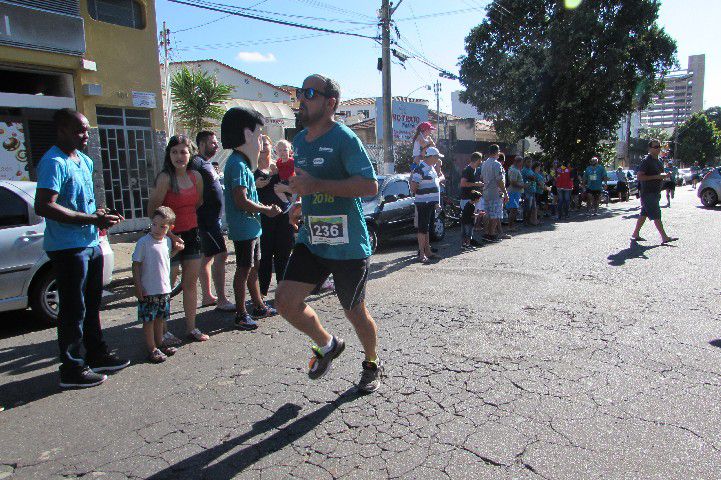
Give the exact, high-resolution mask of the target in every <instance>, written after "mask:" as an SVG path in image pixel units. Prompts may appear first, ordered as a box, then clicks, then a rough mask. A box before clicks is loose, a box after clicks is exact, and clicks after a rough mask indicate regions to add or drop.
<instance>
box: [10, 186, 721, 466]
mask: <svg viewBox="0 0 721 480" xmlns="http://www.w3.org/2000/svg"><path fill="white" fill-rule="evenodd" d="M698 205H699V202H698V199H697V198H696V196H695V194H694V193H693V192H691V191H690V187H681V188H679V189H678V190H677V198H676V201H675V202H674V205H673V207H672V208H670V209H663V214H664V219H665V221H666V224H667V227H668V231H669V233H670V234H672V235H675V236H679V237H681V239H680V240H679V241H678V242H677V243H676V244H675V245H673V246H659V245H658V243H659V239H658V235H657V233H656V232H655V230H654V229H653V227H652V226H650V225H649V226H647V227H645V229H644V231H643V234H644V236H645V237H646V238H647V239H648V242H645V244H643V245H642V246H635V247H634V246H631V245H630V243H629V236H630V233H631V231H632V228H633V224H634V222H635V215H637V214H638V202H637V201H636V200H635V199H634V200H632V201H630V202H627V203H621V204H618V203H612V204H611V206H610V207H609V208H608V209H607V210H605V211H603V212H602V214H601V216H599V217H588V218H587V217H581V216H578V215H577V216H576V217H572V219H571V221H570V222H567V223H560V224H556V225H550V226H545V227H542V228H540V229H534V230H524V231H522V232H521V233H520V234H519V235H517V236H515V237H514V238H513V239H512V240H508V241H504V242H502V243H500V244H497V245H488V246H485V247H483V248H480V249H477V250H475V251H472V252H465V253H460V252H459V248H458V243H459V238H458V237H459V230H458V228H455V229H453V230H452V231H450V232H449V235H448V236H447V237H446V240H445V241H444V242H442V243H441V245H440V247H441V250H440V253H441V254H442V255H443V256H444V257H445V258H444V259H443V260H441V261H440V262H439V263H436V264H434V265H430V266H424V265H420V264H418V263H415V262H414V259H413V251H414V239H413V237H412V236H411V237H405V238H402V239H397V240H393V241H390V242H387V243H386V245H385V248H384V249H383V250H381V251H380V252H379V253H378V254H377V255H376V256H374V258H373V262H372V263H373V273H372V279H371V280H370V282H369V286H368V304H369V307H370V310H371V312H372V313H373V315H374V317H375V318H376V320H377V322H378V325H379V328H380V347H381V355H382V358H383V359H384V360H385V361H386V378H385V383H384V385H383V387H382V389H381V390H380V391H379V392H377V393H376V394H373V395H370V396H360V395H358V394H357V393H356V392H355V390H354V388H353V387H354V384H355V382H356V381H357V380H358V378H359V375H360V362H361V360H362V353H361V349H360V346H359V343H358V341H357V339H356V338H355V336H354V335H353V333H352V328H351V326H350V325H349V324H348V323H347V322H346V321H345V320H344V319H343V317H342V312H341V310H340V307H339V305H338V303H337V301H336V299H335V297H334V296H332V295H328V294H326V295H323V296H320V297H314V299H313V300H312V302H311V303H312V305H313V306H314V308H316V309H317V310H318V312H319V314H320V315H321V317H322V318H323V319H324V321H325V322H326V324H327V325H329V326H330V329H331V331H332V332H333V333H335V334H336V335H340V336H343V337H344V338H345V339H346V341H347V344H348V347H347V348H346V351H345V353H344V354H343V355H342V356H341V357H340V358H339V359H338V360H337V361H336V362H335V364H334V370H333V371H332V372H331V373H330V374H329V375H328V376H327V377H325V378H324V379H322V380H320V381H318V382H315V383H313V382H311V381H309V380H308V379H307V377H306V375H305V373H304V372H305V368H306V363H307V360H308V358H309V349H308V347H309V343H308V341H307V340H306V339H305V338H303V337H302V336H301V335H300V334H298V333H297V332H295V331H294V330H293V329H291V328H290V327H289V326H288V325H287V324H286V323H285V322H284V321H283V320H282V319H280V318H272V319H267V320H263V321H262V323H261V328H260V329H259V330H258V331H256V332H239V331H235V330H233V329H232V328H231V325H232V318H231V316H229V315H227V314H220V313H216V312H214V311H212V310H208V309H202V310H201V314H200V316H199V319H198V324H199V326H200V327H201V328H202V329H204V330H205V331H208V332H209V333H210V334H211V340H210V341H208V342H206V343H204V344H197V343H196V344H192V345H185V346H183V347H182V348H181V349H180V351H179V352H178V354H176V355H175V356H174V357H172V358H170V359H169V360H168V361H167V362H166V363H165V364H161V365H150V364H147V363H143V359H144V355H145V354H144V351H143V347H142V340H141V328H140V326H139V325H138V324H137V322H136V321H135V304H134V301H133V298H131V297H130V291H129V290H128V291H127V292H125V294H123V292H120V293H121V295H120V297H121V298H119V299H118V300H116V301H114V302H112V303H111V304H110V305H109V306H108V307H107V309H106V311H105V312H104V315H103V322H104V326H105V332H106V337H107V339H108V340H109V342H110V343H111V344H112V345H113V346H114V347H117V348H118V350H119V351H120V353H122V354H124V355H127V356H129V357H131V358H132V359H133V364H132V365H131V366H130V367H129V368H127V369H126V370H124V371H121V372H118V373H117V374H115V375H113V376H112V377H111V378H110V379H109V380H108V382H106V383H105V384H104V385H102V386H100V387H97V388H92V389H88V390H82V391H64V392H63V391H60V390H59V389H58V388H57V373H56V372H57V361H56V358H55V355H56V344H55V332H54V331H53V330H49V329H45V330H35V329H33V328H28V327H27V326H25V325H24V323H25V322H27V321H28V318H29V317H28V315H25V314H22V315H19V314H11V315H10V314H5V315H3V316H2V317H0V320H2V322H3V324H4V325H3V326H2V327H0V328H2V331H1V332H0V333H2V339H0V404H2V405H3V406H4V407H5V411H3V412H0V438H2V439H4V440H3V442H2V443H3V446H2V449H0V478H8V477H11V478H18V479H19V478H23V479H24V478H43V479H45V478H103V479H108V480H110V479H131V478H132V479H137V478H151V479H158V480H159V479H229V478H244V479H245V478H248V479H265V478H303V479H311V478H312V479H326V478H428V479H440V478H454V479H455V478H473V479H477V478H489V479H506V478H507V479H511V478H512V479H536V478H539V479H579V478H584V479H586V478H614V479H632V478H643V479H650V478H658V479H672V478H674V479H675V478H677V479H690V478H699V479H705V478H708V479H713V478H718V477H719V473H718V472H719V471H720V467H721V452H720V450H721V434H720V433H719V428H718V425H717V422H718V419H719V418H721V402H719V400H718V397H719V392H720V388H719V387H720V386H721V348H719V347H721V339H719V338H721V322H719V320H721V313H720V310H719V306H718V305H719V296H720V295H721V287H720V286H719V282H718V280H719V278H720V277H721V275H720V274H721V272H720V267H719V265H720V263H719V261H718V258H719V256H720V255H721V243H720V242H719V229H718V225H719V221H718V219H719V215H721V211H719V210H720V209H716V210H706V209H701V208H698ZM123 297H125V298H123ZM181 312H182V305H181V302H180V301H179V300H178V301H174V303H173V320H172V321H171V328H173V329H175V330H176V332H177V331H178V330H179V329H180V328H182V327H181V325H182V313H181ZM178 333H179V332H178Z"/></svg>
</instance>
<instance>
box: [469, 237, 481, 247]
mask: <svg viewBox="0 0 721 480" xmlns="http://www.w3.org/2000/svg"><path fill="white" fill-rule="evenodd" d="M471 246H472V247H482V246H483V244H482V243H481V242H479V241H478V240H476V239H475V238H471Z"/></svg>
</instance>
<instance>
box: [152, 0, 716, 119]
mask: <svg viewBox="0 0 721 480" xmlns="http://www.w3.org/2000/svg"><path fill="white" fill-rule="evenodd" d="M214 3H225V4H232V5H236V6H242V7H252V8H256V9H258V10H264V11H271V12H280V13H283V14H287V15H295V16H296V17H288V20H289V21H295V22H298V23H305V24H311V25H317V26H322V27H324V28H329V29H334V30H343V31H352V32H355V33H358V34H362V35H369V36H375V35H376V34H377V28H376V27H375V26H374V25H375V23H377V18H376V10H377V9H378V7H379V6H380V3H381V2H380V0H374V1H370V0H359V1H355V2H348V1H343V0H214ZM488 3H489V2H488V1H487V0H446V1H444V2H439V1H438V0H404V1H403V2H402V4H401V5H400V7H399V8H398V10H397V12H396V14H395V15H394V18H395V19H396V20H397V25H398V29H399V31H400V35H401V46H402V47H404V48H405V49H407V50H411V51H412V52H417V53H419V54H421V55H422V56H424V57H425V58H426V59H428V60H430V61H431V62H432V63H433V64H435V65H437V66H440V67H442V68H446V69H448V70H449V71H451V72H454V73H457V71H458V66H457V63H458V57H459V56H461V55H463V53H464V39H465V36H466V35H467V33H468V32H469V30H470V29H471V28H472V27H474V26H475V25H477V24H478V23H480V22H481V21H482V20H483V18H484V16H485V8H484V7H485V5H486V4H488ZM156 4H157V20H158V25H162V22H163V21H166V22H167V25H168V28H170V30H171V32H173V33H172V34H171V47H172V52H171V55H172V57H171V58H172V59H173V60H194V59H204V58H215V59H217V60H220V61H222V62H224V63H227V64H229V65H231V66H233V67H236V68H238V69H240V70H243V71H245V72H247V73H249V74H251V75H254V76H256V77H259V78H261V79H263V80H266V81H268V82H271V83H274V84H291V85H297V84H300V83H301V82H302V80H303V78H305V76H307V75H308V74H310V73H316V72H317V73H323V74H326V75H329V76H331V77H334V78H336V79H337V80H338V81H339V82H340V84H341V89H342V96H343V97H344V98H351V97H361V96H368V97H375V96H379V95H380V91H381V77H380V72H378V71H377V70H376V61H377V58H378V57H379V56H380V46H379V45H378V44H377V43H375V42H374V41H373V40H369V39H365V38H354V37H349V36H341V35H328V34H322V35H318V33H317V32H312V31H309V30H301V29H298V28H293V27H288V26H281V25H273V24H269V23H266V22H261V21H257V20H251V19H245V18H240V17H236V16H230V17H227V16H226V15H225V14H222V13H218V12H211V11H207V10H202V9H199V8H196V7H190V6H184V5H178V4H175V3H171V2H170V1H168V0H157V1H156ZM258 14H259V15H266V14H265V13H260V12H259V13H258ZM301 17H314V18H301ZM412 17H423V18H415V19H412ZM719 19H721V1H718V0H663V2H662V6H661V12H660V18H659V23H660V24H661V25H662V26H663V27H664V28H665V29H666V31H667V32H668V33H669V34H670V35H671V36H672V37H673V38H675V39H676V41H677V44H678V58H679V63H680V64H681V67H682V68H685V67H686V63H687V58H688V56H689V55H693V54H700V53H705V54H706V79H705V80H706V81H705V91H704V106H705V108H708V107H711V106H715V105H721V48H719V45H720V44H721V33H720V30H719V28H718V21H719ZM206 22H212V23H209V24H207V25H203V26H199V25H202V24H204V23H206ZM198 26H199V27H198ZM193 27H197V28H193ZM185 29H188V30H185ZM182 30H185V31H182ZM316 35H318V36H316ZM311 36H312V37H311ZM300 37H305V38H300ZM436 79H438V75H437V72H436V71H435V70H433V69H431V68H429V67H427V66H426V65H424V64H422V63H420V62H419V61H417V60H409V61H407V62H406V68H405V69H404V68H403V67H401V66H400V65H396V64H394V66H393V80H392V84H393V94H394V95H408V94H409V93H411V92H412V96H414V97H418V98H426V99H428V100H430V101H431V105H432V106H433V107H435V95H434V94H433V93H432V92H431V91H428V90H426V89H425V88H422V87H423V86H424V85H429V84H431V83H433V82H435V81H436ZM440 81H441V85H442V86H441V110H443V111H448V112H450V110H451V92H452V91H453V90H459V89H460V88H461V86H460V84H459V83H458V82H457V81H453V80H445V79H440ZM419 87H421V88H419Z"/></svg>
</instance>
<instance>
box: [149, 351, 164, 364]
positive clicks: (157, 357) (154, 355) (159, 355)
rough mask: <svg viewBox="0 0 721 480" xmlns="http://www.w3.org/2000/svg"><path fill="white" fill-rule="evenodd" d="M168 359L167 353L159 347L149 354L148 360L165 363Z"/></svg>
mask: <svg viewBox="0 0 721 480" xmlns="http://www.w3.org/2000/svg"><path fill="white" fill-rule="evenodd" d="M167 359H168V357H166V356H165V354H164V353H163V352H161V351H160V350H159V349H157V348H156V349H155V350H153V351H152V352H150V355H148V361H149V362H150V363H163V362H164V361H165V360H167Z"/></svg>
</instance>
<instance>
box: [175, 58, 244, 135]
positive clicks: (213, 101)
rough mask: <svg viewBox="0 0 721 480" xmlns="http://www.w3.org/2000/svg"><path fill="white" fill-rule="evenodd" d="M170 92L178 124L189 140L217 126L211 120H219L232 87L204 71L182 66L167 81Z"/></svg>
mask: <svg viewBox="0 0 721 480" xmlns="http://www.w3.org/2000/svg"><path fill="white" fill-rule="evenodd" d="M170 91H171V93H172V97H173V105H174V108H173V111H174V113H175V115H176V118H177V121H178V125H179V126H181V127H182V128H184V129H186V130H187V131H188V133H189V134H190V135H191V138H192V137H193V136H195V135H196V134H197V133H198V132H199V131H201V130H203V129H206V128H210V127H213V126H214V125H217V123H214V122H213V121H212V120H216V121H220V120H221V119H222V118H223V114H224V113H225V108H223V107H222V104H223V103H224V102H226V101H227V100H229V99H230V92H232V91H233V87H232V86H230V85H225V84H223V83H219V82H218V79H217V78H215V76H213V75H210V74H208V73H206V72H203V71H201V70H195V69H189V68H187V67H183V69H182V70H180V71H178V72H176V73H175V74H174V75H173V77H172V78H171V79H170Z"/></svg>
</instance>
